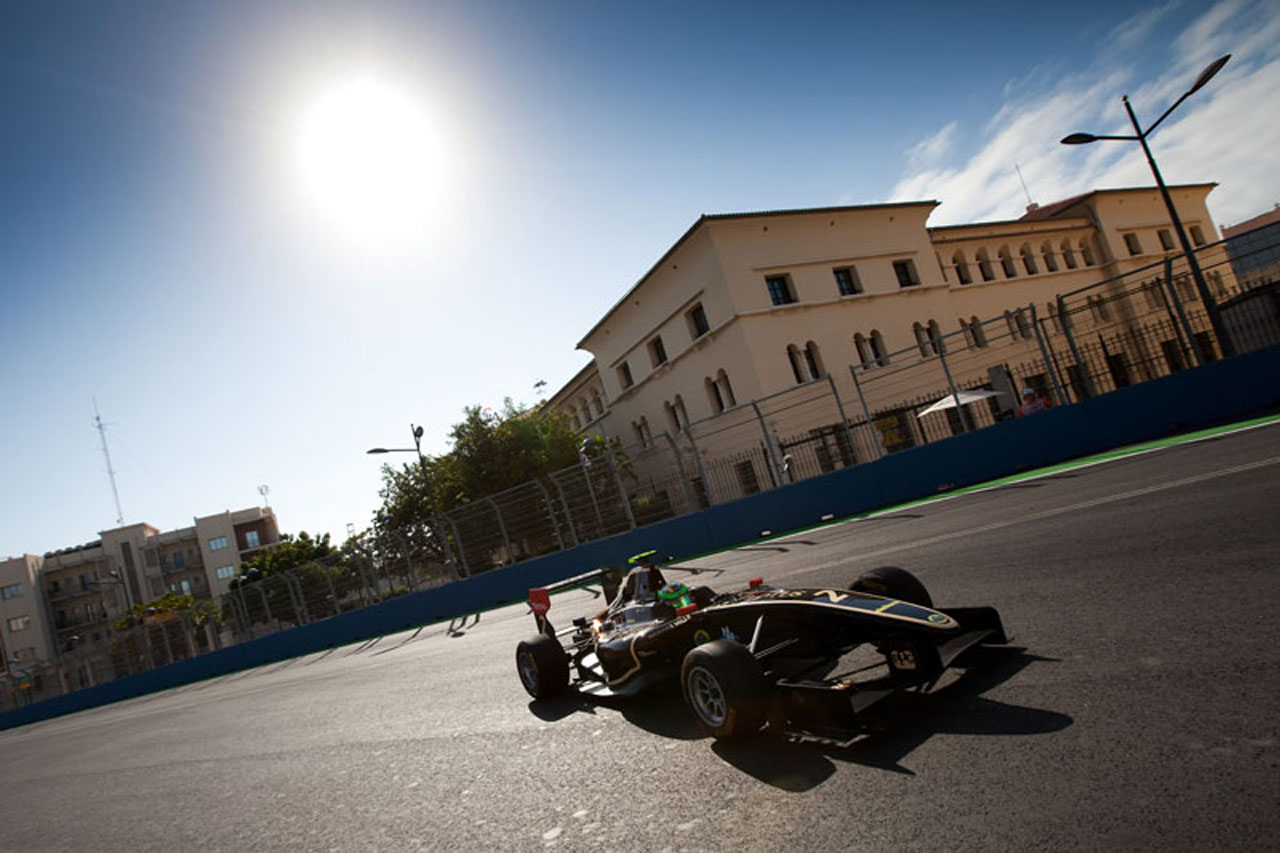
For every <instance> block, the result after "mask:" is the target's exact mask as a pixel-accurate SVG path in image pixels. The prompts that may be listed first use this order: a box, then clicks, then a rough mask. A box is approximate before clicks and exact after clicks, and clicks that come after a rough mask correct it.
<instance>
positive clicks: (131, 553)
mask: <svg viewBox="0 0 1280 853" xmlns="http://www.w3.org/2000/svg"><path fill="white" fill-rule="evenodd" d="M193 521H194V523H193V524H192V526H190V527H184V528H179V529H176V530H169V531H161V530H159V529H157V528H156V527H153V526H152V525H150V524H145V523H139V524H131V525H126V526H123V527H117V528H113V529H111V530H104V531H102V532H101V533H100V534H99V536H100V538H99V539H97V540H94V541H92V542H89V543H86V544H83V545H76V546H72V547H69V548H63V549H60V550H57V551H51V552H49V553H47V554H44V555H43V556H40V555H35V554H24V555H22V556H19V557H14V558H11V559H8V560H5V561H3V562H0V620H2V621H0V648H2V650H3V653H4V654H3V660H4V662H5V664H4V675H6V676H7V677H9V679H10V687H11V689H12V687H13V685H14V684H16V683H17V682H16V681H14V680H13V679H15V678H17V677H18V676H20V675H22V674H23V673H26V672H28V671H30V672H35V673H40V672H42V671H43V670H44V669H46V668H47V667H48V666H49V665H50V664H51V663H52V662H54V661H58V660H61V659H64V658H67V657H68V656H71V657H74V656H75V655H76V653H77V650H78V649H79V650H83V649H86V648H93V647H96V646H97V645H98V644H104V643H107V642H108V641H109V640H110V639H111V637H112V631H113V626H112V623H113V622H114V621H115V620H116V619H118V618H119V617H120V616H122V615H124V614H125V613H127V612H128V611H129V610H130V608H132V607H133V606H134V605H138V604H146V603H147V602H150V601H154V600H155V599H157V598H160V597H161V596H163V595H165V594H166V593H171V592H172V593H178V594H183V595H191V596H194V597H195V598H197V599H205V600H214V601H216V600H218V598H219V597H220V596H221V595H222V594H223V593H224V592H226V590H227V587H228V584H229V583H230V581H231V579H232V578H233V577H235V576H236V575H237V574H238V573H239V572H240V566H241V563H242V562H243V561H244V560H247V559H249V558H250V557H252V556H253V555H254V554H255V553H257V552H258V551H259V550H260V549H262V548H264V547H267V546H269V545H272V544H275V543H277V542H279V541H280V530H279V526H278V524H277V522H276V517H275V513H274V512H273V511H272V510H271V508H270V507H250V508H248V509H241V510H236V511H226V512H222V513H219V514H216V515H210V516H204V517H201V518H196V519H194V520H193ZM81 654H83V653H81ZM86 671H87V669H86ZM62 677H66V676H65V673H63V674H62ZM82 681H83V679H82ZM76 686H86V685H85V684H84V683H80V684H78V685H76ZM64 687H65V685H64Z"/></svg>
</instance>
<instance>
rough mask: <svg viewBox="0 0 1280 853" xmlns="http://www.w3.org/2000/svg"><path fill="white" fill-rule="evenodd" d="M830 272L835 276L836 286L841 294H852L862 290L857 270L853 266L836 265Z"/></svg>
mask: <svg viewBox="0 0 1280 853" xmlns="http://www.w3.org/2000/svg"><path fill="white" fill-rule="evenodd" d="M831 274H832V275H834V276H835V277H836V288H837V289H838V290H839V291H840V295H841V296H852V295H853V294H855V293H861V292H862V282H861V281H860V280H859V279H858V270H857V269H856V268H855V267H851V266H850V267H836V268H835V269H833V270H832V271H831Z"/></svg>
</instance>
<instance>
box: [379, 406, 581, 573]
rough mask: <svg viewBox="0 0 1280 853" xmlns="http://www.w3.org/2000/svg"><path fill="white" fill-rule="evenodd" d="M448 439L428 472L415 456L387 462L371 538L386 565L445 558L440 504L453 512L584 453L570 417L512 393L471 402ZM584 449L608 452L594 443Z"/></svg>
mask: <svg viewBox="0 0 1280 853" xmlns="http://www.w3.org/2000/svg"><path fill="white" fill-rule="evenodd" d="M449 438H450V442H451V445H452V447H451V449H450V450H449V452H448V453H444V454H441V455H440V456H434V457H427V458H426V459H425V466H426V469H427V470H426V472H425V473H424V471H423V466H422V465H420V464H419V463H418V461H417V460H416V459H415V460H413V461H412V462H406V463H404V464H403V465H401V466H400V467H399V468H393V467H392V466H390V465H384V466H383V467H382V489H381V490H380V491H379V493H378V494H379V497H381V498H382V505H381V506H380V507H379V509H378V512H377V513H376V515H375V516H374V519H373V533H374V537H373V538H374V540H375V543H376V544H375V545H374V548H375V550H376V552H377V554H378V556H379V559H380V560H381V562H382V563H383V564H384V565H387V566H390V567H395V566H398V565H399V564H401V563H404V564H407V565H411V566H422V565H426V564H429V563H435V564H437V565H439V564H443V562H444V556H445V555H444V552H443V548H442V547H441V544H440V542H439V541H438V539H437V537H436V536H435V535H434V532H433V526H432V521H433V515H434V512H435V510H436V509H438V510H439V511H440V512H447V511H449V510H451V509H456V508H457V507H460V506H463V505H464V504H467V503H470V502H471V501H474V500H477V499H479V498H483V497H486V496H488V495H492V494H496V493H497V492H501V491H503V490H505V489H510V488H512V487H514V486H519V485H521V484H523V483H527V482H528V481H530V480H533V479H535V478H538V477H544V476H546V475H548V474H550V473H552V472H554V471H558V470H561V469H563V468H568V467H569V466H571V465H574V464H576V463H577V462H578V461H579V459H580V455H579V454H580V452H583V451H584V445H583V441H582V438H581V437H580V436H579V435H578V433H577V432H576V431H575V430H574V428H573V425H572V424H571V423H570V422H569V419H568V418H567V417H566V416H564V415H562V414H560V413H558V412H546V411H535V410H530V409H527V408H523V407H518V406H516V405H515V404H514V403H512V402H511V400H510V399H509V398H508V399H507V400H505V401H504V402H503V408H502V411H501V412H495V411H493V410H492V409H488V408H482V407H480V406H469V407H467V408H466V409H464V410H463V419H462V421H461V422H460V423H458V424H455V425H454V427H453V429H452V430H451V431H450V433H449ZM585 452H587V453H588V454H598V453H601V452H604V451H603V450H597V449H596V448H595V447H594V446H591V447H586V448H585ZM445 535H448V533H447V531H446V533H445ZM393 571H398V569H393Z"/></svg>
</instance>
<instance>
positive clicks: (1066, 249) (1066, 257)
mask: <svg viewBox="0 0 1280 853" xmlns="http://www.w3.org/2000/svg"><path fill="white" fill-rule="evenodd" d="M1062 260H1063V262H1064V263H1065V264H1066V265H1067V269H1069V270H1073V269H1075V268H1076V253H1075V250H1073V249H1072V248H1071V241H1070V240H1063V241H1062Z"/></svg>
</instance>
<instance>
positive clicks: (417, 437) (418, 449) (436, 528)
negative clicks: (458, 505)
mask: <svg viewBox="0 0 1280 853" xmlns="http://www.w3.org/2000/svg"><path fill="white" fill-rule="evenodd" d="M409 431H410V432H411V433H413V447H373V448H370V449H369V450H367V451H365V452H366V453H370V454H379V453H416V454H418V467H419V468H421V469H422V482H423V485H424V486H426V489H427V498H428V499H429V500H430V501H431V527H432V528H433V531H432V532H433V533H435V536H436V538H437V539H439V540H440V549H441V550H442V551H443V552H444V561H445V564H446V565H448V566H449V567H450V568H451V569H453V570H454V572H455V573H456V572H457V567H456V565H457V564H456V563H454V560H453V549H452V548H451V547H450V546H449V537H448V535H447V534H446V533H445V530H444V524H443V523H441V520H440V504H439V502H438V501H437V500H436V490H435V487H434V486H433V485H432V483H431V470H430V469H429V468H427V460H426V457H424V456H423V455H422V427H420V426H414V425H413V424H409Z"/></svg>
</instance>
